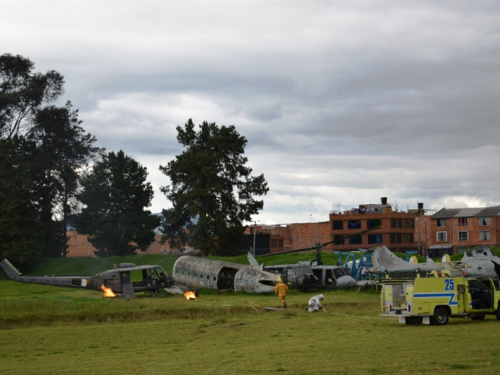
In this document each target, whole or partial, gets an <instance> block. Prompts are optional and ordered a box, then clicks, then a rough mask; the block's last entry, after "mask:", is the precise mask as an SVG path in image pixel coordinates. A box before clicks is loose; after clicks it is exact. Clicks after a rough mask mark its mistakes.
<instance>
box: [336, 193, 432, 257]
mask: <svg viewBox="0 0 500 375" xmlns="http://www.w3.org/2000/svg"><path fill="white" fill-rule="evenodd" d="M423 214H424V210H423V205H421V206H420V205H419V209H417V210H408V212H402V211H393V209H392V206H391V205H389V204H387V198H382V199H381V203H380V204H361V205H359V207H358V208H355V209H352V210H351V211H347V212H344V213H335V212H332V213H331V214H330V223H331V228H330V231H331V237H332V240H333V241H334V249H335V250H341V251H344V250H345V251H352V250H358V249H360V248H364V249H368V248H371V247H375V246H381V245H385V246H387V247H388V248H389V249H390V250H392V251H401V252H404V251H406V250H418V248H419V246H418V244H419V242H422V238H423V237H422V235H421V233H425V227H424V225H425V224H424V223H425V220H422V218H423V216H424V215H423ZM419 219H420V220H419ZM378 227H381V228H379V229H374V230H372V231H369V232H367V233H362V234H355V233H357V232H363V231H366V230H369V229H373V228H378Z"/></svg>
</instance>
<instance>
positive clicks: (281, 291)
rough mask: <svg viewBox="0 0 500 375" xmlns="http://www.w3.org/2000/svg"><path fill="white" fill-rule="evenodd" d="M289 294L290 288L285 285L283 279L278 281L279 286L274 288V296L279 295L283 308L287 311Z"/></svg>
mask: <svg viewBox="0 0 500 375" xmlns="http://www.w3.org/2000/svg"><path fill="white" fill-rule="evenodd" d="M287 292H288V286H287V285H286V284H285V283H283V280H282V279H281V277H280V278H279V279H278V284H276V286H275V287H274V294H277V295H278V296H279V298H280V302H281V307H282V308H284V309H286V301H285V297H286V293H287Z"/></svg>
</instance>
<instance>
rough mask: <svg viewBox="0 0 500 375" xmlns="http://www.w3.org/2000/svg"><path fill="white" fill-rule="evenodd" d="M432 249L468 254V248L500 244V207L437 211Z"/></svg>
mask: <svg viewBox="0 0 500 375" xmlns="http://www.w3.org/2000/svg"><path fill="white" fill-rule="evenodd" d="M429 234H430V240H431V241H430V242H431V245H430V246H429V250H431V256H433V252H437V251H439V250H441V251H439V252H440V253H443V252H444V251H446V252H448V253H457V252H462V251H464V250H465V249H466V248H467V247H471V246H477V245H484V246H497V245H498V244H499V243H500V206H494V207H483V208H456V209H446V208H443V209H442V210H440V211H438V212H436V213H435V214H434V215H432V216H431V220H430V226H429Z"/></svg>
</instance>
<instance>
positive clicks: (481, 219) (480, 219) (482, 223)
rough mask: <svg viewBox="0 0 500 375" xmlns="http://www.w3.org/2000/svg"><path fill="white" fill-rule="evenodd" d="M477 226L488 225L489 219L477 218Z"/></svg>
mask: <svg viewBox="0 0 500 375" xmlns="http://www.w3.org/2000/svg"><path fill="white" fill-rule="evenodd" d="M479 225H481V226H485V225H490V218H489V217H480V218H479Z"/></svg>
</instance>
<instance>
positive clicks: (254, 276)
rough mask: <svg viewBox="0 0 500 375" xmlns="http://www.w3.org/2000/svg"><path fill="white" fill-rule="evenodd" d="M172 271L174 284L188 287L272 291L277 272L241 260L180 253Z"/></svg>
mask: <svg viewBox="0 0 500 375" xmlns="http://www.w3.org/2000/svg"><path fill="white" fill-rule="evenodd" d="M173 275H174V277H175V280H176V282H177V283H178V284H181V285H185V286H187V287H190V288H209V289H216V290H234V291H244V292H247V293H274V287H275V285H276V284H277V283H278V278H279V275H277V274H275V273H271V272H266V271H264V270H262V269H255V268H253V267H251V266H247V265H244V264H238V263H232V262H225V261H221V260H211V259H205V258H200V257H195V256H189V255H185V256H181V257H180V258H179V259H177V260H176V262H175V264H174V268H173Z"/></svg>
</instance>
